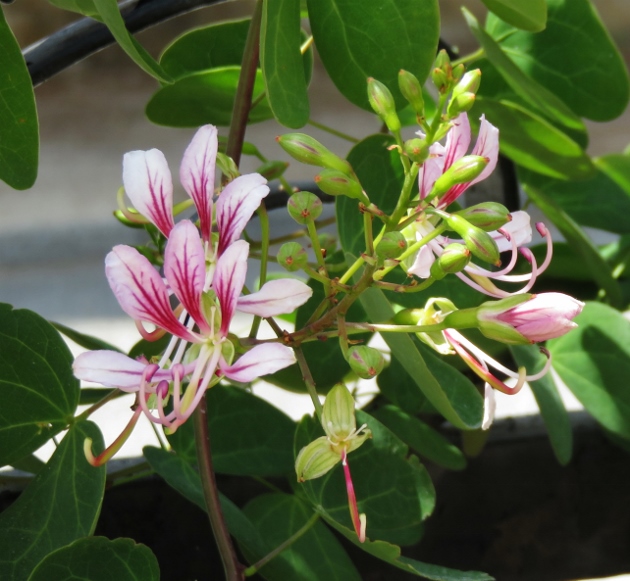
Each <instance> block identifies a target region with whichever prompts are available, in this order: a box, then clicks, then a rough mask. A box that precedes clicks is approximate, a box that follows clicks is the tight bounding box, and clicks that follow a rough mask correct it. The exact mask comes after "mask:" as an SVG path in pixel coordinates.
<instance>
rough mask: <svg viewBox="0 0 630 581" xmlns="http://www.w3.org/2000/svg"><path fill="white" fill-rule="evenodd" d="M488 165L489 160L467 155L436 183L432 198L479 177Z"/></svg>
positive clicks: (431, 194) (479, 156)
mask: <svg viewBox="0 0 630 581" xmlns="http://www.w3.org/2000/svg"><path fill="white" fill-rule="evenodd" d="M487 165H488V158H486V157H482V156H481V155H465V156H464V157H461V158H459V159H458V160H457V161H456V162H454V163H453V165H451V167H449V168H448V169H447V170H446V171H445V172H444V173H443V174H442V175H441V176H440V177H439V178H438V179H437V180H436V182H435V185H434V186H433V190H432V191H431V193H430V194H429V195H430V197H434V196H441V195H442V194H445V193H446V192H448V191H449V190H450V189H451V188H452V187H453V186H454V185H456V184H465V183H468V182H471V181H472V180H474V179H475V178H476V177H478V176H479V175H480V174H481V172H482V171H483V170H484V169H485V168H486V166H487Z"/></svg>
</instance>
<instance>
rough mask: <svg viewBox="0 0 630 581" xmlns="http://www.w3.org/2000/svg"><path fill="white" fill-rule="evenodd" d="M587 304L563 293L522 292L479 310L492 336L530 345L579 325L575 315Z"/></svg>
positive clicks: (484, 328)
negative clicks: (575, 320)
mask: <svg viewBox="0 0 630 581" xmlns="http://www.w3.org/2000/svg"><path fill="white" fill-rule="evenodd" d="M583 308H584V303H582V302H580V301H578V300H576V299H574V298H573V297H570V296H568V295H565V294H562V293H540V294H537V295H533V294H522V295H516V296H512V297H508V298H505V299H501V300H499V301H488V302H486V303H482V304H481V305H480V306H479V307H478V308H477V309H476V311H477V322H478V325H479V330H480V331H481V332H482V333H483V334H484V335H485V336H486V337H489V338H490V339H494V340H495V341H501V342H502V343H509V344H514V345H518V344H530V343H538V342H540V341H547V340H548V339H555V338H556V337H561V336H562V335H565V334H566V333H568V332H569V331H570V330H571V329H574V328H575V327H577V324H576V323H575V322H573V318H575V317H576V316H577V315H579V314H580V313H581V312H582V309H583Z"/></svg>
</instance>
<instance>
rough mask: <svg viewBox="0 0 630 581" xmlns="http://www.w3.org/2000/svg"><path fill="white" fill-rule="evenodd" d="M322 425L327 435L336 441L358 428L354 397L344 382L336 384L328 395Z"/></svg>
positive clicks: (343, 438)
mask: <svg viewBox="0 0 630 581" xmlns="http://www.w3.org/2000/svg"><path fill="white" fill-rule="evenodd" d="M322 427H323V428H324V431H325V432H326V435H327V436H328V437H329V438H330V439H331V440H333V441H335V442H339V441H342V440H345V439H346V438H347V437H348V436H350V435H351V434H352V433H353V432H354V431H355V430H356V427H357V423H356V420H355V417H354V398H353V397H352V394H351V393H350V392H349V391H348V388H347V387H346V386H345V385H344V384H343V383H338V384H337V385H335V386H334V387H333V388H332V389H331V390H330V391H329V392H328V395H327V396H326V401H325V402H324V408H323V411H322Z"/></svg>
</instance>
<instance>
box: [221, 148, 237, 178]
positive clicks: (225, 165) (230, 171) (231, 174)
mask: <svg viewBox="0 0 630 581" xmlns="http://www.w3.org/2000/svg"><path fill="white" fill-rule="evenodd" d="M217 167H218V168H219V169H220V170H221V172H222V173H223V174H224V175H225V177H226V178H227V180H228V181H230V182H231V181H232V180H233V179H235V178H237V177H238V176H240V175H241V172H240V171H239V170H238V167H236V164H235V163H234V160H233V159H232V158H231V157H230V156H228V155H225V154H224V153H221V152H218V153H217Z"/></svg>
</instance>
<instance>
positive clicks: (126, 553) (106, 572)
mask: <svg viewBox="0 0 630 581" xmlns="http://www.w3.org/2000/svg"><path fill="white" fill-rule="evenodd" d="M53 579H54V581H66V580H67V581H73V580H77V579H86V580H88V579H89V581H159V579H160V568H159V566H158V562H157V559H156V558H155V555H154V554H153V552H152V551H151V549H149V547H147V546H145V545H139V544H136V542H135V541H134V540H132V539H114V540H113V541H110V540H109V539H106V538H105V537H90V538H87V539H79V540H78V541H75V542H74V543H72V544H71V545H68V546H67V547H63V548H61V549H58V550H56V551H55V552H53V553H51V554H50V555H48V556H47V557H46V558H45V559H44V560H43V561H42V562H41V563H40V564H39V565H37V567H36V568H35V570H34V571H33V572H32V573H31V576H30V577H29V578H28V581H51V580H53Z"/></svg>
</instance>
